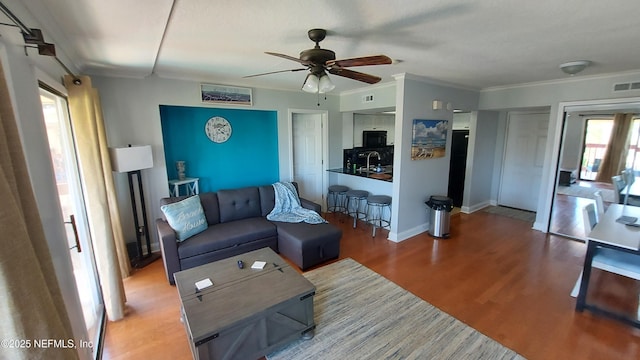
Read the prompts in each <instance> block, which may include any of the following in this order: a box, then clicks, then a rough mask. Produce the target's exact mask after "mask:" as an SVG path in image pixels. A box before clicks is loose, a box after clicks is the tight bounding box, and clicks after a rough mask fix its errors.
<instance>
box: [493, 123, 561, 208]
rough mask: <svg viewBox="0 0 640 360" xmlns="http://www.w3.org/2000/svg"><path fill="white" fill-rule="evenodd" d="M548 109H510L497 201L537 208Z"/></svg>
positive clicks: (516, 206)
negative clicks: (513, 111)
mask: <svg viewBox="0 0 640 360" xmlns="http://www.w3.org/2000/svg"><path fill="white" fill-rule="evenodd" d="M548 127H549V113H510V114H509V119H508V121H507V140H506V146H505V154H504V162H503V167H502V179H501V181H500V192H499V196H498V204H499V205H504V206H509V207H513V208H517V209H523V210H529V211H536V209H537V207H538V197H539V194H540V183H541V181H542V166H543V164H544V153H545V149H546V146H547V129H548Z"/></svg>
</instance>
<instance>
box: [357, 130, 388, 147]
mask: <svg viewBox="0 0 640 360" xmlns="http://www.w3.org/2000/svg"><path fill="white" fill-rule="evenodd" d="M362 146H364V147H366V148H375V147H383V146H387V132H386V131H371V130H365V131H363V132H362Z"/></svg>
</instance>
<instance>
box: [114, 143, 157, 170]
mask: <svg viewBox="0 0 640 360" xmlns="http://www.w3.org/2000/svg"><path fill="white" fill-rule="evenodd" d="M109 153H110V155H111V168H112V169H113V171H117V172H121V173H123V172H129V171H136V170H142V169H148V168H152V167H153V153H152V151H151V145H137V146H128V147H119V148H109Z"/></svg>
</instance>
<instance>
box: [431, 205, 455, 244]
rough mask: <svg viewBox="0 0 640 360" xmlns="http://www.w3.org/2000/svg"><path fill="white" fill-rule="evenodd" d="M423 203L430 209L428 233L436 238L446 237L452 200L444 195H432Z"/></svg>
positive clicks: (447, 235)
mask: <svg viewBox="0 0 640 360" xmlns="http://www.w3.org/2000/svg"><path fill="white" fill-rule="evenodd" d="M425 204H427V206H428V207H429V209H430V216H429V234H430V235H431V236H433V237H437V238H448V237H449V220H450V218H451V210H453V200H451V199H450V198H448V197H446V196H435V195H434V196H431V197H429V200H428V201H426V202H425Z"/></svg>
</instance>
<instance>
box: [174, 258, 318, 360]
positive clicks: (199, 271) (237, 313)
mask: <svg viewBox="0 0 640 360" xmlns="http://www.w3.org/2000/svg"><path fill="white" fill-rule="evenodd" d="M238 260H242V262H243V263H244V268H243V269H240V268H239V267H238V264H237V262H238ZM255 261H264V262H266V265H265V266H264V268H263V269H262V270H256V269H252V268H251V265H252V264H253V263H254V262H255ZM174 277H175V280H176V287H177V289H178V293H179V295H180V304H181V311H182V317H183V321H184V325H185V328H186V331H187V336H188V337H189V344H190V346H191V351H192V353H193V357H194V359H223V358H224V359H243V360H244V359H257V358H259V357H261V356H264V355H266V354H268V353H270V352H272V351H273V350H275V349H276V348H277V347H279V346H282V345H284V344H286V343H288V342H291V341H293V340H295V339H298V338H300V337H303V336H304V337H305V338H308V337H311V336H313V330H314V329H315V323H314V321H313V295H314V294H315V286H313V284H312V283H310V282H309V280H307V279H306V278H305V277H303V276H302V275H300V274H299V273H298V272H297V271H295V270H294V269H293V268H291V267H290V266H289V265H288V264H287V263H286V262H285V261H284V260H283V259H282V258H281V257H280V256H278V255H277V254H276V253H275V252H273V250H271V249H270V248H264V249H260V250H256V251H251V252H248V253H245V254H242V255H238V256H233V257H231V258H227V259H223V260H220V261H216V262H213V263H210V264H206V265H202V266H198V267H195V268H192V269H188V270H184V271H180V272H177V273H175V274H174ZM207 278H209V279H211V281H212V282H213V286H210V287H208V288H205V289H202V290H200V291H198V292H196V286H195V283H196V282H198V281H200V280H203V279H207Z"/></svg>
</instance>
